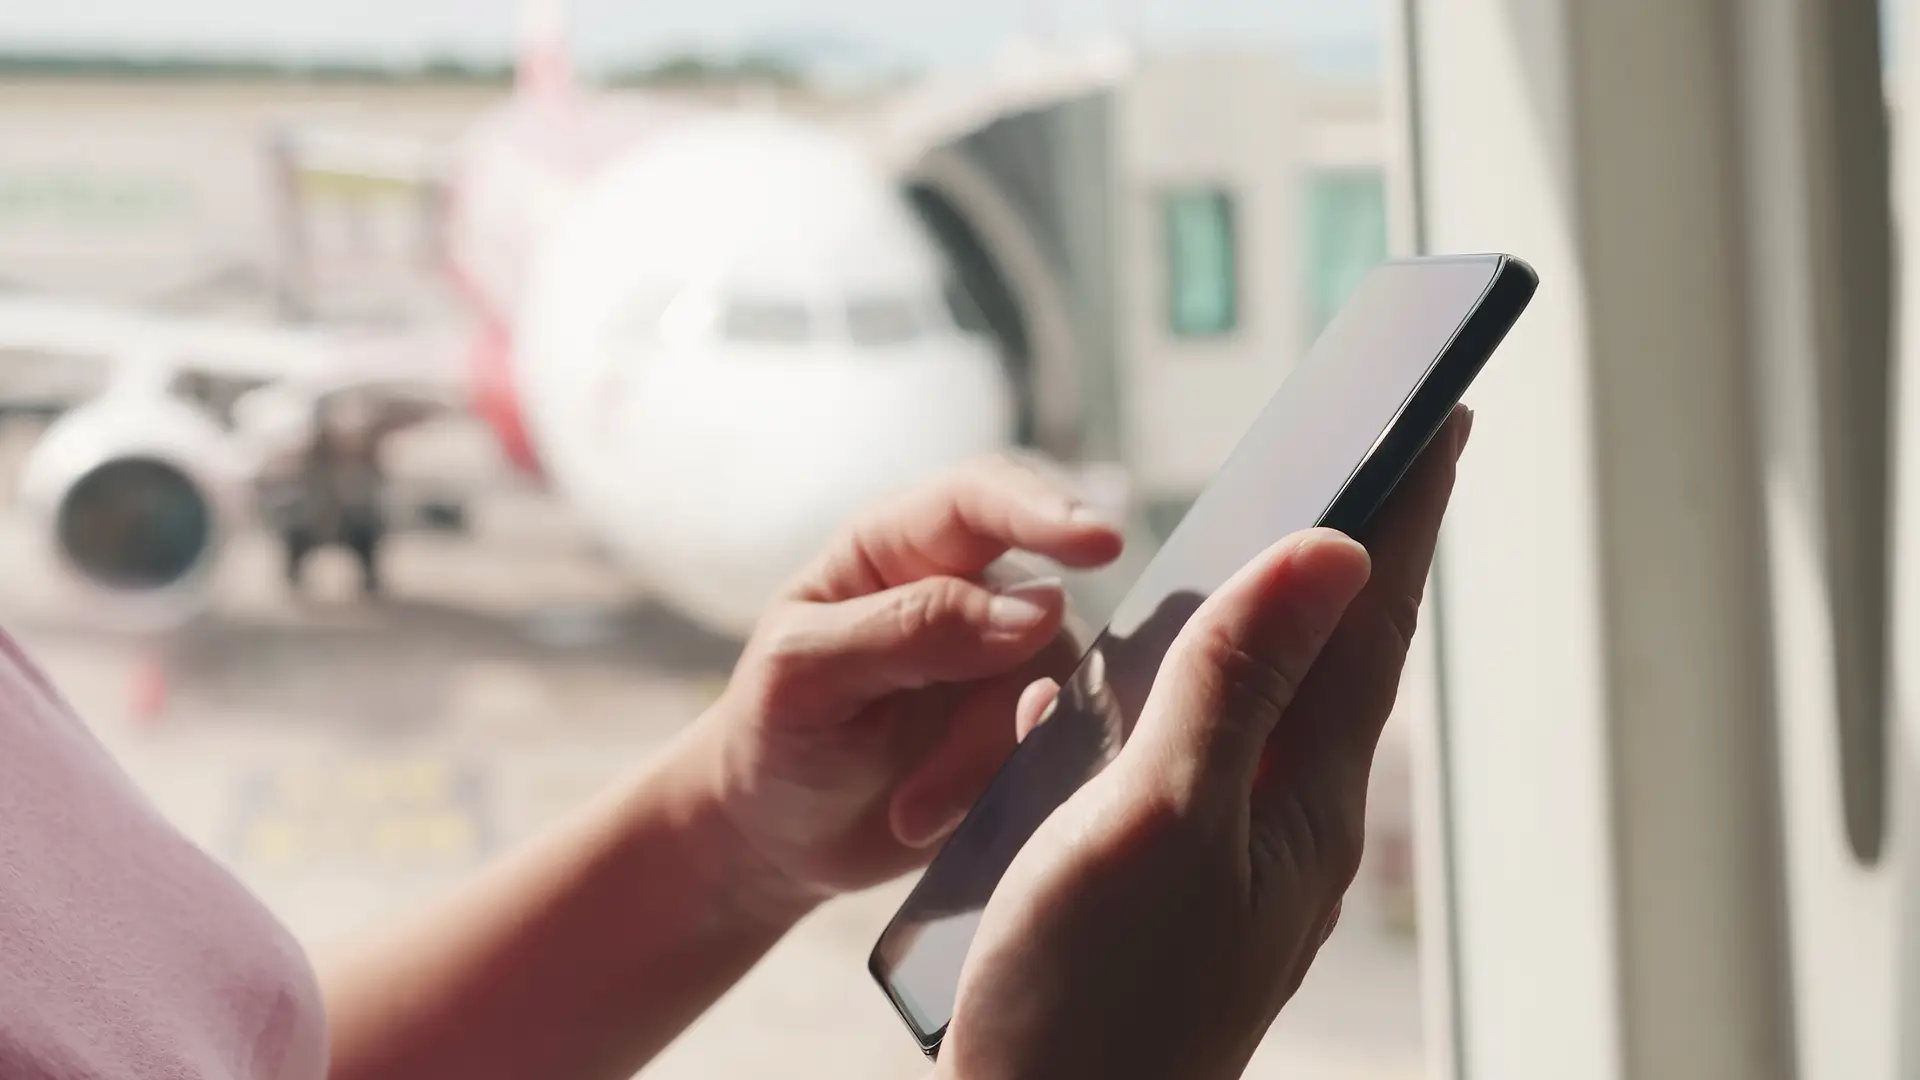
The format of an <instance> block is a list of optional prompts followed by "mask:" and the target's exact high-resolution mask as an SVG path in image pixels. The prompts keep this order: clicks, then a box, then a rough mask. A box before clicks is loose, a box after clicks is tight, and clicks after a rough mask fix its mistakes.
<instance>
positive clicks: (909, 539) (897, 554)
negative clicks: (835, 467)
mask: <svg viewBox="0 0 1920 1080" xmlns="http://www.w3.org/2000/svg"><path fill="white" fill-rule="evenodd" d="M1120 546H1121V536H1120V533H1119V530H1118V529H1116V528H1115V527H1114V526H1113V525H1111V524H1108V523H1106V522H1104V521H1102V520H1100V518H1099V517H1098V516H1097V515H1095V514H1092V513H1090V512H1089V511H1088V510H1087V509H1086V508H1085V507H1083V506H1082V505H1081V504H1080V501H1079V500H1078V499H1076V498H1075V497H1074V496H1073V495H1072V493H1071V492H1068V491H1067V490H1065V489H1064V488H1062V487H1060V486H1059V485H1057V484H1054V483H1052V482H1051V481H1048V480H1047V479H1045V478H1043V477H1042V476H1040V475H1039V474H1038V473H1036V472H1034V471H1033V470H1031V469H1028V468H1026V467H1024V466H1022V465H1019V464H1017V463H1015V462H1014V461H1012V460H1011V459H1009V458H1006V457H1004V456H999V455H995V456H991V457H986V458H978V459H975V460H973V461H970V462H968V463H966V464H965V465H962V466H960V467H959V468H956V469H954V470H952V471H950V472H948V473H946V474H945V475H943V476H941V477H940V478H938V479H936V480H934V481H933V482H931V483H928V484H925V485H922V486H920V487H917V488H914V489H912V490H910V491H907V492H905V493H903V494H901V495H899V496H897V497H896V498H894V499H892V500H891V501H889V502H887V503H885V504H883V505H881V506H880V507H878V508H876V509H875V510H873V511H871V512H870V513H868V514H866V515H865V516H863V517H862V518H861V519H860V520H859V521H858V522H856V523H855V524H854V525H853V526H852V527H851V528H849V529H848V530H847V532H846V533H845V534H843V535H842V537H841V538H840V539H839V540H837V541H835V542H834V543H833V544H832V545H831V546H830V547H829V548H828V550H827V552H826V553H825V554H824V555H823V556H822V557H821V559H820V561H819V562H817V563H816V564H815V565H814V566H813V567H812V568H811V569H810V570H809V571H807V573H805V574H803V575H802V576H801V578H800V583H799V586H798V588H797V592H798V595H799V596H800V598H802V599H805V600H810V601H814V602H820V603H832V602H837V601H840V600H846V599H850V598H852V597H856V596H864V595H866V594H868V593H873V592H879V591H881V590H883V589H891V588H894V587H896V586H900V585H905V584H908V583H909V582H913V581H918V580H920V579H921V578H924V577H929V576H932V575H936V574H940V575H948V576H952V577H963V578H965V577H972V576H974V575H975V574H978V573H980V572H981V571H983V570H985V569H986V568H987V566H988V564H990V563H992V562H993V561H994V560H995V559H998V558H999V557H1000V556H1002V555H1004V554H1006V553H1007V552H1008V551H1010V550H1013V549H1016V548H1017V549H1020V550H1023V551H1030V552H1032V553H1034V554H1036V555H1042V556H1045V557H1047V558H1049V559H1053V560H1055V561H1056V562H1059V563H1062V564H1064V565H1066V566H1071V567H1090V566H1099V565H1102V564H1104V563H1108V562H1111V561H1113V559H1114V558H1115V557H1117V556H1118V555H1119V554H1120Z"/></svg>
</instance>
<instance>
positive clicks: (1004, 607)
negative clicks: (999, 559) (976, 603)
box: [987, 577, 1060, 631]
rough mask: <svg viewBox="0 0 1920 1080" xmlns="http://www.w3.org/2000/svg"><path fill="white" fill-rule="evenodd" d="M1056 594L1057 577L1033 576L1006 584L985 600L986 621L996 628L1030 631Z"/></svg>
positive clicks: (1057, 592)
mask: <svg viewBox="0 0 1920 1080" xmlns="http://www.w3.org/2000/svg"><path fill="white" fill-rule="evenodd" d="M1059 595H1060V579H1059V578H1051V577H1048V578H1035V579H1033V580H1032V581H1023V582H1021V583H1019V584H1018V585H1012V586H1009V587H1008V588H1006V589H1004V590H1002V591H1001V593H1000V595H998V596H996V597H994V598H993V599H992V600H991V601H990V602H988V604H987V621H988V622H990V623H992V624H993V627H994V629H996V630H1006V631H1021V630H1031V629H1033V628H1034V627H1035V626H1038V625H1040V623H1041V622H1043V621H1045V619H1046V618H1047V615H1048V613H1049V611H1050V610H1051V603H1052V601H1053V599H1054V598H1055V597H1057V596H1059Z"/></svg>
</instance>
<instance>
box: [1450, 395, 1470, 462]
mask: <svg viewBox="0 0 1920 1080" xmlns="http://www.w3.org/2000/svg"><path fill="white" fill-rule="evenodd" d="M1461 410H1462V411H1463V412H1465V413H1466V414H1467V418H1466V419H1465V420H1462V421H1461V422H1460V441H1459V442H1458V443H1456V444H1455V445H1454V448H1453V459H1454V460H1455V461H1458V460H1460V455H1461V454H1464V453H1466V450H1467V440H1468V439H1469V438H1471V437H1472V436H1473V409H1472V408H1471V407H1468V406H1464V405H1463V406H1461Z"/></svg>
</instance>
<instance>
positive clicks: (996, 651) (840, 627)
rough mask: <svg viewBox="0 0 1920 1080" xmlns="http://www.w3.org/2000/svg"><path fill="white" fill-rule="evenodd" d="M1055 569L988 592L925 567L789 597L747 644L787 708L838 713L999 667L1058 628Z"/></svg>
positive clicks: (1022, 656)
mask: <svg viewBox="0 0 1920 1080" xmlns="http://www.w3.org/2000/svg"><path fill="white" fill-rule="evenodd" d="M1065 607H1066V596H1065V594H1064V593H1063V592H1062V591H1061V588H1060V584H1059V581H1058V580H1057V579H1041V580H1036V581H1028V582H1023V583H1021V584H1019V585H1016V586H1013V587H1011V588H1007V589H1003V590H1000V591H998V592H996V591H994V590H992V589H988V588H985V587H983V586H980V585H976V584H974V583H973V582H970V581H963V580H961V579H960V578H953V577H930V578H922V579H921V580H919V581H915V582H912V583H910V584H907V585H901V586H898V587H895V588H892V589H887V590H885V591H884V592H878V593H873V594H870V595H867V596H862V597H859V598H856V599H853V600H845V601H841V602H838V603H803V604H795V605H792V606H791V607H789V608H787V609H784V610H782V611H780V612H779V613H778V614H776V615H775V616H773V617H772V618H771V619H769V621H768V625H766V626H765V627H763V628H762V631H763V632H762V633H761V634H759V635H756V637H757V638H760V639H761V640H760V641H759V642H757V643H756V644H757V647H756V649H755V650H754V651H755V652H757V653H758V654H759V658H760V660H761V661H762V663H763V664H764V670H765V671H766V673H767V676H768V679H769V681H770V683H771V685H770V686H769V687H768V689H769V690H771V691H772V692H774V693H776V694H778V695H779V696H780V698H781V701H782V706H783V711H784V712H786V713H787V714H788V715H798V716H803V717H804V716H813V717H825V718H828V719H838V718H841V717H844V716H845V715H846V714H847V712H848V711H849V710H851V709H856V708H859V707H860V706H862V705H865V704H866V703H868V702H870V701H873V700H875V699H877V698H879V697H882V696H884V695H886V694H889V693H892V692H893V691H896V690H912V689H917V688H919V687H923V686H928V685H931V684H933V683H940V682H963V681H967V680H972V679H980V678H985V677H988V676H991V675H996V674H998V673H1000V672H1002V671H1007V670H1009V669H1011V668H1013V667H1015V666H1017V665H1018V664H1021V663H1023V662H1025V661H1026V660H1027V659H1028V658H1030V657H1031V656H1033V655H1034V654H1035V653H1037V652H1039V651H1040V649H1041V648H1042V647H1043V646H1045V645H1046V644H1047V642H1049V641H1050V640H1052V638H1053V635H1054V632H1055V631H1056V630H1058V629H1059V626H1060V619H1061V615H1062V613H1063V611H1064V610H1065Z"/></svg>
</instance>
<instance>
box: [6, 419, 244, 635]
mask: <svg viewBox="0 0 1920 1080" xmlns="http://www.w3.org/2000/svg"><path fill="white" fill-rule="evenodd" d="M244 484H245V478H244V475H243V474H242V470H241V469H240V468H239V462H238V460H237V454H236V452H235V450H234V448H233V446H232V441H231V438H230V437H229V436H228V434H227V433H226V432H225V431H223V430H222V429H221V427H220V425H219V424H218V423H216V422H215V420H214V419H213V418H212V417H211V416H209V415H207V414H206V413H205V412H203V411H202V410H200V409H198V408H196V407H195V406H193V405H191V404H189V403H187V402H185V401H181V400H179V399H175V398H168V397H158V396H154V397H148V396H140V397H116V396H112V395H109V396H107V397H104V398H101V399H97V400H95V401H93V402H90V403H88V404H86V405H84V406H82V407H80V408H78V409H75V410H73V411H72V412H69V413H67V414H66V415H65V416H63V417H61V418H60V419H59V420H58V421H56V422H55V423H54V424H53V426H52V427H50V428H49V429H48V430H47V432H46V433H45V435H43V436H42V437H41V439H40V440H39V442H38V443H37V444H36V445H35V446H34V448H33V451H32V453H31V454H30V455H29V456H28V458H27V461H26V462H25V464H24V465H23V468H22V470H21V476H20V486H19V502H20V508H21V510H23V511H24V512H25V513H26V514H27V515H29V516H30V517H31V519H32V520H33V522H34V527H35V528H36V530H37V532H38V535H39V537H40V539H41V541H42V542H43V543H44V544H45V545H46V547H45V548H44V549H43V554H44V555H46V556H47V557H48V561H49V562H50V563H51V564H52V565H53V566H54V567H55V568H56V573H57V575H58V578H59V583H60V584H61V585H62V586H64V587H65V591H66V592H67V593H68V597H66V598H64V599H71V600H72V601H73V602H74V603H75V604H76V605H78V606H79V607H80V608H82V609H90V610H89V611H88V612H87V613H90V614H93V615H96V616H100V617H104V618H110V619H111V620H112V621H113V622H114V623H115V624H116V625H122V626H132V627H135V628H141V629H163V628H165V627H167V626H171V625H175V624H177V623H179V622H182V621H185V620H186V619H187V618H190V617H191V616H193V615H195V614H197V613H198V612H199V611H200V610H202V609H203V608H204V606H205V604H206V603H207V601H208V600H209V599H210V594H211V591H212V590H211V588H210V586H211V583H212V575H213V570H214V568H215V566H216V564H217V563H218V560H219V555H220V550H221V547H222V545H223V543H224V541H225V539H226V537H227V535H228V533H229V531H230V529H231V527H232V524H233V522H234V521H235V520H236V515H237V512H238V511H239V509H240V508H241V505H242V504H241V501H240V500H241V499H242V497H243V495H244Z"/></svg>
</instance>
